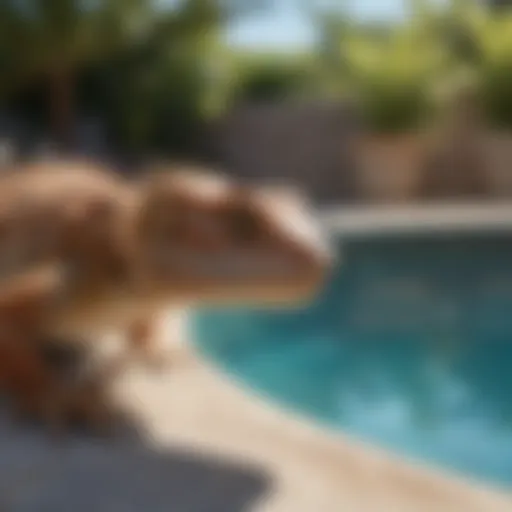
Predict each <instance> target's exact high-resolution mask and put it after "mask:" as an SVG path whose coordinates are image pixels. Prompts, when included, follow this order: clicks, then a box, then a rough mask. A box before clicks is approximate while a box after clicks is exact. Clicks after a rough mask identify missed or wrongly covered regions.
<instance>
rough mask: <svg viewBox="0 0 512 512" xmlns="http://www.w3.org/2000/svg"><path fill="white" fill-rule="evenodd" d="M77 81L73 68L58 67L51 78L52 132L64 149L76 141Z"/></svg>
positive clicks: (50, 113) (50, 107)
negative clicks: (75, 96) (75, 105)
mask: <svg viewBox="0 0 512 512" xmlns="http://www.w3.org/2000/svg"><path fill="white" fill-rule="evenodd" d="M74 89H75V83H74V79H73V73H72V71H71V69H69V68H66V67H60V68H56V69H54V70H53V71H52V72H51V75H50V80H49V109H50V111H49V116H50V125H51V130H52V134H53V136H54V138H55V141H56V142H57V144H58V145H59V146H60V147H61V148H62V149H70V147H71V145H72V144H73V143H74V128H75V126H74V124H75V123H74V122H75V119H74V93H75V90H74Z"/></svg>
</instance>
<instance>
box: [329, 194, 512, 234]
mask: <svg viewBox="0 0 512 512" xmlns="http://www.w3.org/2000/svg"><path fill="white" fill-rule="evenodd" d="M320 219H321V221H322V223H323V224H324V225H325V226H326V227H327V228H328V229H329V230H333V231H334V232H336V233H337V234H340V235H345V236H374V235H390V234H391V235H393V234H404V235H414V234H425V233H451V232H475V231H478V232H508V231H509V230H510V231H511V232H512V202H510V201H508V202H506V201H499V202H493V203H483V202H429V203H428V204H413V205H411V204H393V205H388V204H385V205H376V206H373V205H372V206H369V205H357V206H350V205H343V206H337V207H329V208H321V209H320Z"/></svg>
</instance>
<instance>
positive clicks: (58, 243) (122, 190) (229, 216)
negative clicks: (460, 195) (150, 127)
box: [0, 162, 332, 348]
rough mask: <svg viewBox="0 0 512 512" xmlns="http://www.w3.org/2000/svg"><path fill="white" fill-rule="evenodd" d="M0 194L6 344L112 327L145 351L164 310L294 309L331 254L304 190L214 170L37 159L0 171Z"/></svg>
mask: <svg viewBox="0 0 512 512" xmlns="http://www.w3.org/2000/svg"><path fill="white" fill-rule="evenodd" d="M0 191H1V194H2V199H3V200H2V201H0V204H1V207H0V275H2V274H3V275H4V276H5V281H4V283H3V284H2V283H1V282H0V327H1V326H3V327H4V329H5V327H7V331H6V332H7V333H8V334H7V338H9V336H11V338H12V339H14V340H16V339H19V338H20V336H21V337H22V338H25V339H27V338H29V339H32V340H35V339H38V338H44V337H46V336H57V337H59V338H60V339H65V340H77V339H82V338H83V337H84V335H88V334H89V335H91V336H89V338H90V340H95V339H96V334H99V333H101V332H102V331H105V330H107V329H111V328H120V329H122V330H124V331H125V332H127V333H129V334H130V336H129V341H130V342H131V345H132V346H133V345H138V346H142V347H146V348H147V347H151V344H150V343H149V339H148V334H149V333H150V331H151V324H152V322H153V319H154V317H155V315H156V314H157V313H159V312H160V311H163V310H165V309H167V308H169V307H172V306H175V305H176V306H180V307H183V306H190V305H197V304H219V303H224V304H233V305H239V304H243V303H246V304H247V303H256V304H261V303H280V304H283V303H285V304H291V305H294V304H299V303H300V302H302V301H306V300H308V299H310V298H311V297H312V296H313V295H314V293H315V292H316V291H317V290H318V288H319V287H320V286H321V283H322V282H323V280H324V277H325V275H326V272H327V270H328V269H329V268H330V265H331V261H332V258H331V254H330V252H329V250H328V248H327V247H326V244H325V241H324V239H323V237H322V236H321V235H320V232H319V228H318V227H317V226H315V223H314V219H313V216H312V214H311V213H310V211H309V207H308V205H307V201H306V198H305V197H304V196H302V195H301V194H299V193H297V192H295V191H292V190H290V189H287V188H279V187H256V186H242V185H241V184H238V183H235V182H234V181H233V180H231V179H228V178H226V177H224V176H222V175H220V174H218V173H208V172H205V171H202V170H197V169H195V170H194V169H188V170H185V171H171V172H160V173H152V174H150V175H149V176H148V177H147V178H145V179H142V180H140V181H138V182H135V183H130V182H127V181H125V180H123V179H122V178H120V177H118V176H116V175H114V174H112V173H110V172H108V171H107V170H105V169H100V168H98V167H95V166H92V165H86V164H83V163H76V162H75V163H66V162H60V163H51V164H50V163H45V164H39V165H33V166H31V167H29V168H26V169H23V170H18V171H17V172H16V173H12V174H9V175H5V176H3V177H1V178H0ZM36 264H37V265H39V268H38V269H37V270H36V271H34V272H28V271H26V270H24V268H27V266H30V265H36ZM9 329H10V330H9ZM12 333H14V334H12ZM7 345H8V344H7Z"/></svg>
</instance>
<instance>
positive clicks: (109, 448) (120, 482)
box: [0, 317, 512, 512]
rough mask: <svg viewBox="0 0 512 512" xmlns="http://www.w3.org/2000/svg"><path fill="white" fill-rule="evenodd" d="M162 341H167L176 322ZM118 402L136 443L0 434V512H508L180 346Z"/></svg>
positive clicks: (489, 494) (495, 499) (511, 506)
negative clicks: (133, 422) (129, 412)
mask: <svg viewBox="0 0 512 512" xmlns="http://www.w3.org/2000/svg"><path fill="white" fill-rule="evenodd" d="M174 320H175V321H176V322H177V324H174V325H173V324H168V325H167V327H166V329H165V331H166V332H167V333H168V336H164V337H163V338H164V339H172V340H173V341H179V339H177V338H176V336H177V335H178V334H179V333H180V332H182V329H181V328H180V327H179V325H180V324H181V321H182V319H181V318H180V317H176V318H175V319H174ZM169 355H171V356H172V358H171V361H172V364H171V366H170V367H169V369H168V370H166V372H165V373H163V374H161V375H151V376H149V375H147V374H145V373H144V372H142V371H140V370H138V371H133V372H131V373H130V374H129V375H127V376H126V378H125V379H124V381H123V382H122V383H121V386H120V392H121V395H122V397H123V398H124V399H126V401H127V403H128V404H129V405H130V407H131V408H132V409H133V410H134V411H135V412H136V413H137V416H138V417H139V418H140V421H141V422H142V424H143V425H144V427H145V432H146V434H145V436H143V438H142V440H140V441H139V440H135V438H134V439H133V440H130V438H127V439H123V440H122V441H115V442H113V443H112V444H110V445H109V444H107V445H102V444H98V443H94V442H93V441H87V440H84V439H81V440H76V441H75V440H73V441H70V442H69V443H66V444H65V445H64V446H61V447H57V448H56V447H55V446H51V445H49V444H48V443H47V442H45V441H44V440H43V438H42V436H41V435H38V434H34V433H30V434H29V433H26V432H21V431H20V430H19V429H13V428H11V427H9V426H7V425H4V426H3V427H2V428H1V429H0V510H1V511H2V512H10V511H13V512H29V511H30V512H32V511H34V512H40V511H46V510H48V511H53V512H61V511H63V512H67V511H71V510H73V511H76V512H79V511H81V510H84V512H85V510H91V511H92V510H98V511H100V512H102V511H105V512H107V511H109V512H110V511H118V510H119V511H120V512H130V511H132V510H133V511H134V512H135V511H138V510H148V511H160V510H161V511H164V510H168V511H172V512H217V511H218V512H244V511H248V512H344V511H350V512H366V511H368V512H374V511H375V512H380V511H387V510H389V511H393V512H401V511H405V512H423V511H425V512H432V511H438V512H443V511H446V512H452V511H454V512H501V511H503V512H509V511H510V510H512V495H510V494H507V493H505V492H503V491H502V492H498V491H497V490H493V489H490V488H485V487H483V486H482V485H480V484H476V483H474V482H469V481H465V480H463V479H460V478H458V477H455V476H453V475H445V474H443V473H442V472H441V471H440V470H437V469H436V470H434V469H427V468H424V467H419V466H415V465H413V464H412V463H409V462H406V461H404V460H402V459H401V458H400V457H398V456H394V455H392V454H390V453H387V452H383V451H381V450H379V449H377V448H375V447H372V446H368V445H365V444H363V443H361V442H359V441H356V440H352V439H349V438H348V437H346V436H344V435H341V434H339V433H333V432H329V431H326V430H324V429H323V428H320V427H318V426H316V425H314V424H313V423H311V422H310V421H309V420H308V419H305V418H301V417H298V416H295V415H294V414H292V413H289V412H287V411H283V410H280V409H279V408H277V407H275V406H274V405H273V404H269V403H268V402H267V401H266V400H264V399H263V398H261V397H259V396H257V395H256V394H255V393H254V392H252V391H251V390H249V389H247V388H245V387H244V386H241V385H240V384H239V383H237V382H236V379H235V380H234V379H233V378H232V377H228V376H225V375H223V374H222V373H221V372H220V371H219V370H218V369H217V368H216V367H214V366H213V365H212V364H211V363H210V362H209V361H207V360H205V359H204V358H203V357H201V356H200V355H198V354H196V353H195V352H194V351H193V350H192V349H191V348H190V347H189V346H188V344H186V343H182V342H181V343H174V344H170V345H169ZM2 507H3V508H2Z"/></svg>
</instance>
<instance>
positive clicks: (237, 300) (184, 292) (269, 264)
mask: <svg viewBox="0 0 512 512" xmlns="http://www.w3.org/2000/svg"><path fill="white" fill-rule="evenodd" d="M292 256H293V257H292ZM301 256H302V255H300V254H293V255H279V254H272V253H269V252H265V251H261V252H260V253H255V252H254V251H252V253H251V254H250V255H249V254H247V253H244V252H243V251H242V252H236V251H235V252H232V253H218V254H209V255H205V254H198V253H196V252H194V251H187V250H182V251H180V250H176V249H174V250H171V251H164V252H163V253H160V254H159V255H158V256H157V257H156V260H157V261H154V263H153V268H155V269H158V270H157V272H156V275H155V277H156V276H157V279H156V280H157V281H158V284H157V286H160V287H162V289H164V288H169V289H170V290H171V289H172V292H173V293H176V294H177V295H180V296H182V297H183V298H187V299H188V300H189V301H190V302H191V303H208V302H210V301H212V302H215V303H218V302H219V301H220V302H226V303H230V304H234V305H236V304H246V303H249V304H251V303H263V304H265V303H267V302H275V301H278V302H279V303H281V302H283V301H284V302H290V303H293V302H295V301H302V300H303V299H307V298H309V297H311V296H312V295H313V294H314V293H315V292H316V291H317V290H318V289H319V288H320V287H321V284H322V282H323V280H324V278H325V276H326V274H327V271H328V270H329V269H330V264H329V263H328V262H327V261H323V260H321V261H320V260H312V259H310V258H307V257H301Z"/></svg>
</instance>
